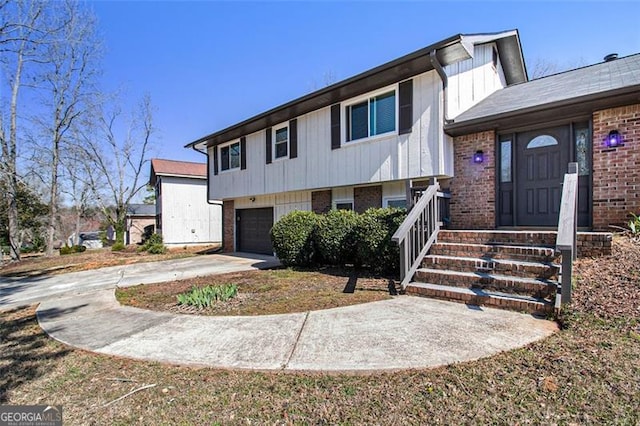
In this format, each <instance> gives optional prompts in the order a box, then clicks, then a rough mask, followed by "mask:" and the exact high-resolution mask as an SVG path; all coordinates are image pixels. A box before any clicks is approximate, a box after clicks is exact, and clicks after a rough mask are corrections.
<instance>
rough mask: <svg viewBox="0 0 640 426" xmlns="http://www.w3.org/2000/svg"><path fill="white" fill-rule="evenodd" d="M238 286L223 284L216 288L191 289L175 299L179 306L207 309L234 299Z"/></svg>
mask: <svg viewBox="0 0 640 426" xmlns="http://www.w3.org/2000/svg"><path fill="white" fill-rule="evenodd" d="M237 294H238V286H237V285H235V284H223V285H218V286H210V285H208V286H206V287H202V288H198V287H193V288H192V289H191V290H190V291H188V292H186V293H182V294H179V295H178V296H176V297H177V299H178V304H179V305H188V306H195V307H197V308H199V309H202V308H208V307H210V306H211V305H213V304H214V303H215V302H217V301H220V302H226V301H227V300H229V299H231V298H234V297H236V295H237Z"/></svg>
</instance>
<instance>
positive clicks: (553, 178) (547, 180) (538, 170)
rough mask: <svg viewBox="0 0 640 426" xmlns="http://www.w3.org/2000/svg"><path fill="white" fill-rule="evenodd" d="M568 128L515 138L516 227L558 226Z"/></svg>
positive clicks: (565, 163) (552, 129)
mask: <svg viewBox="0 0 640 426" xmlns="http://www.w3.org/2000/svg"><path fill="white" fill-rule="evenodd" d="M569 149H570V139H569V126H562V127H554V128H551V129H544V130H536V131H531V132H524V133H518V134H517V135H516V156H515V158H516V167H515V171H516V182H517V185H516V187H517V189H516V191H517V193H516V218H515V221H516V224H517V225H518V226H553V227H555V226H557V225H558V214H559V212H560V199H561V196H562V180H563V177H564V174H565V173H566V171H567V164H568V163H569Z"/></svg>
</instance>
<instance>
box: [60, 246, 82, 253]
mask: <svg viewBox="0 0 640 426" xmlns="http://www.w3.org/2000/svg"><path fill="white" fill-rule="evenodd" d="M86 250H87V248H86V247H85V246H80V245H77V246H71V247H69V246H66V245H65V246H62V247H60V254H61V255H67V254H71V253H82V252H84V251H86Z"/></svg>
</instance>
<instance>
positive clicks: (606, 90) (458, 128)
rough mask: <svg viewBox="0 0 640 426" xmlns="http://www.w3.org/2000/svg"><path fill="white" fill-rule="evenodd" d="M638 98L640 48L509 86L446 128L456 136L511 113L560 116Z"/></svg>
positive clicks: (488, 125)
mask: <svg viewBox="0 0 640 426" xmlns="http://www.w3.org/2000/svg"><path fill="white" fill-rule="evenodd" d="M638 101H640V54H635V55H631V56H627V57H624V58H620V59H616V60H613V61H609V62H601V63H598V64H595V65H590V66H587V67H583V68H578V69H575V70H570V71H565V72H562V73H559V74H554V75H550V76H547V77H543V78H539V79H536V80H531V81H529V82H526V83H520V84H516V85H513V86H509V87H505V88H504V89H501V90H498V91H497V92H495V93H493V94H491V95H490V96H488V97H487V98H486V99H484V100H482V101H480V102H479V103H478V104H476V105H474V106H473V107H471V108H470V109H468V110H467V111H465V112H463V113H462V114H460V115H459V116H457V117H456V118H455V119H454V120H453V122H452V123H449V124H448V125H446V126H445V130H447V132H448V133H450V134H452V135H454V136H455V135H459V134H463V133H468V132H472V131H480V130H486V129H489V128H499V127H500V126H501V125H505V126H507V125H508V119H509V118H510V117H519V120H520V121H521V122H523V120H525V121H526V120H529V121H532V120H535V119H536V117H538V118H540V119H541V120H542V119H543V118H544V116H549V118H561V116H562V115H563V114H562V113H566V114H571V115H574V116H576V115H578V114H583V113H584V114H587V113H591V112H592V111H593V110H594V109H600V108H609V107H614V106H620V105H625V104H628V103H634V102H638ZM562 108H564V110H563V109H562ZM536 112H538V115H536V114H535V113H536ZM542 114H545V115H544V116H543V115H542ZM525 116H526V117H525ZM523 124H524V123H523ZM503 127H504V126H503Z"/></svg>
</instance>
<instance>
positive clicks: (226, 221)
mask: <svg viewBox="0 0 640 426" xmlns="http://www.w3.org/2000/svg"><path fill="white" fill-rule="evenodd" d="M235 221H236V210H235V203H234V201H233V200H228V201H223V202H222V251H223V252H225V253H230V252H233V251H235V239H234V232H233V230H234V225H235Z"/></svg>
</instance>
